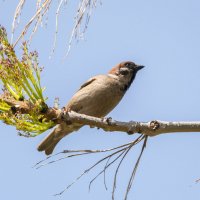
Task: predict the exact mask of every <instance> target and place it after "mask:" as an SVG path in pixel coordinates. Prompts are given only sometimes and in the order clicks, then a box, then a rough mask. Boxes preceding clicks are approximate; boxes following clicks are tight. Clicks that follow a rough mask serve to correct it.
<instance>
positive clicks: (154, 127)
mask: <svg viewBox="0 0 200 200" xmlns="http://www.w3.org/2000/svg"><path fill="white" fill-rule="evenodd" d="M159 127H160V124H159V122H158V121H156V120H153V121H151V122H150V125H149V128H150V129H151V130H153V131H156V130H158V129H159Z"/></svg>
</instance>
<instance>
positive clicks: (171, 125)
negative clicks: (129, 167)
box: [4, 99, 200, 136]
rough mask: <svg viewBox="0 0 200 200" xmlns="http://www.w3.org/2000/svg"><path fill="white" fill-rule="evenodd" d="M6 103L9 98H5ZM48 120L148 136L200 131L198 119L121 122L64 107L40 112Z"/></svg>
mask: <svg viewBox="0 0 200 200" xmlns="http://www.w3.org/2000/svg"><path fill="white" fill-rule="evenodd" d="M4 101H6V102H7V103H8V102H9V100H5V99H4ZM9 105H12V109H13V110H14V111H15V112H17V111H18V112H19V111H20V112H23V113H29V111H31V110H32V109H33V107H34V105H32V104H30V103H29V102H23V103H22V102H21V103H19V101H16V102H14V101H12V102H9ZM42 114H43V115H44V117H45V118H47V119H48V120H52V121H54V122H55V123H56V124H60V123H64V122H65V123H78V124H82V125H88V126H90V127H97V128H101V129H103V130H104V131H110V132H114V131H120V132H125V133H128V134H129V135H131V134H134V133H141V134H144V135H148V136H156V135H159V134H164V133H173V132H200V121H191V122H185V121H179V122H178V121H177V122H168V121H160V120H152V121H149V122H136V121H130V122H121V121H116V120H113V119H112V118H97V117H92V116H87V115H84V114H79V113H76V112H74V111H65V109H55V108H48V109H47V111H46V112H45V113H42Z"/></svg>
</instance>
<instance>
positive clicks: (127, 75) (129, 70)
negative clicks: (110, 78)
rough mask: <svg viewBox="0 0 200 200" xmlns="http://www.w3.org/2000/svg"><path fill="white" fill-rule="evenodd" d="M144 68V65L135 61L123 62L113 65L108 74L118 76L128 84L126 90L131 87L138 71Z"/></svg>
mask: <svg viewBox="0 0 200 200" xmlns="http://www.w3.org/2000/svg"><path fill="white" fill-rule="evenodd" d="M142 68H144V66H142V65H136V64H135V63H134V62H131V61H126V62H121V63H119V64H118V65H116V66H115V67H113V68H112V69H111V70H110V71H109V72H108V74H110V75H115V76H117V77H118V78H119V79H120V81H121V82H122V83H123V84H125V85H126V90H127V89H128V88H129V87H130V85H131V83H132V82H133V80H134V78H135V76H136V74H137V72H138V71H139V70H141V69H142Z"/></svg>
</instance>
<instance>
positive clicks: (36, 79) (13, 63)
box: [0, 26, 54, 134]
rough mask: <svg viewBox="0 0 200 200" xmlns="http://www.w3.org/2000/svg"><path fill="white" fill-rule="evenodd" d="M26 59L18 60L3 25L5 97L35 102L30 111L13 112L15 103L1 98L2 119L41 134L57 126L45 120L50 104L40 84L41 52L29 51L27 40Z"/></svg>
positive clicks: (0, 61)
mask: <svg viewBox="0 0 200 200" xmlns="http://www.w3.org/2000/svg"><path fill="white" fill-rule="evenodd" d="M22 51H23V54H22V59H21V60H20V59H18V57H17V56H16V54H15V51H14V49H13V46H12V45H11V44H10V43H9V41H8V39H7V34H6V30H5V28H3V27H2V26H0V81H1V83H2V85H3V87H4V90H3V92H4V94H3V95H4V97H5V95H6V98H9V99H13V101H28V102H30V103H31V104H33V105H35V106H34V109H33V110H32V111H31V112H30V113H28V114H24V113H20V112H18V113H14V114H13V113H12V112H11V106H10V105H9V104H7V103H6V101H5V100H3V99H2V98H1V99H0V120H3V121H4V122H5V123H7V124H9V125H14V126H16V128H17V129H18V130H22V131H25V132H32V133H38V134H39V133H41V132H44V131H45V130H47V129H49V128H51V127H52V126H54V123H53V122H52V121H47V120H45V119H44V116H43V115H42V113H44V112H45V111H46V110H47V109H48V106H47V105H46V103H45V100H46V99H45V98H44V96H43V91H44V88H42V87H41V84H40V73H41V71H42V68H41V67H39V66H38V64H39V63H38V53H37V52H36V51H35V52H31V53H29V52H28V47H27V44H26V42H23V44H22Z"/></svg>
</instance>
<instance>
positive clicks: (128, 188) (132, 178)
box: [124, 136, 148, 200]
mask: <svg viewBox="0 0 200 200" xmlns="http://www.w3.org/2000/svg"><path fill="white" fill-rule="evenodd" d="M143 139H144V143H143V145H142V149H141V152H140V155H139V157H138V159H137V162H136V164H135V166H134V168H133V172H132V174H131V177H130V179H129V183H128V186H127V190H126V194H125V198H124V200H127V198H128V194H129V191H130V189H131V187H132V183H133V180H134V177H135V174H136V171H137V168H138V165H139V163H140V159H141V157H142V154H143V152H144V149H145V147H146V144H147V139H148V136H144V138H143Z"/></svg>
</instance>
